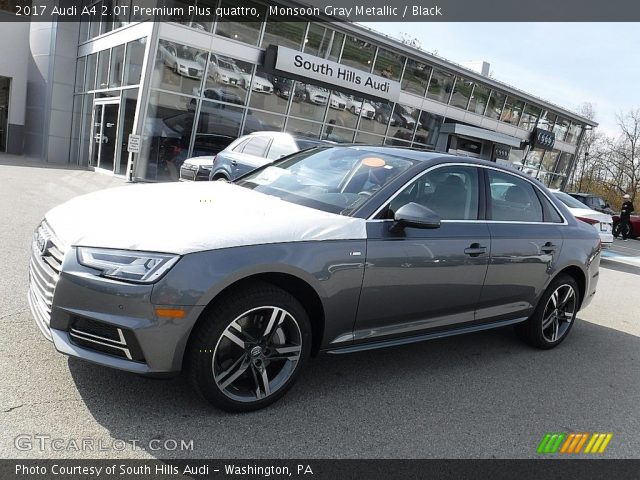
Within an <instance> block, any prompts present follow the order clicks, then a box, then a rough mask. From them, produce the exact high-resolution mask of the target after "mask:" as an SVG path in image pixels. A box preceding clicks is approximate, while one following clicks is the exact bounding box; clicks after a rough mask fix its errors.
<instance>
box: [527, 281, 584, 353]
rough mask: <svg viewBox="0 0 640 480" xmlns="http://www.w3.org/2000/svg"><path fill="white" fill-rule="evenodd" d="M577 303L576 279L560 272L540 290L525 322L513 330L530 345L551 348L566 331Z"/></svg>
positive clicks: (563, 337) (576, 311) (569, 327)
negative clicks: (541, 291) (536, 303)
mask: <svg viewBox="0 0 640 480" xmlns="http://www.w3.org/2000/svg"><path fill="white" fill-rule="evenodd" d="M569 290H571V293H570V292H569ZM554 294H555V295H554ZM565 295H566V297H565ZM558 305H559V306H560V307H559V308H558V307H557V306H558ZM579 305H580V289H579V288H578V283H577V282H576V281H575V279H574V278H573V277H571V276H570V275H566V274H564V273H562V274H560V275H558V276H557V277H556V278H555V279H554V280H553V281H552V282H551V284H550V285H549V286H548V287H547V289H546V290H545V292H544V293H543V294H542V297H541V298H540V301H539V302H538V305H537V306H536V309H535V310H534V312H533V314H532V315H531V317H529V319H528V320H527V321H526V322H524V323H521V324H519V325H516V327H515V329H516V332H517V333H518V335H519V336H520V338H522V339H523V340H524V341H525V342H526V343H528V344H529V345H531V346H533V347H536V348H540V349H543V350H548V349H550V348H553V347H555V346H557V345H559V344H560V343H562V342H563V341H564V339H565V338H567V336H568V335H569V332H570V331H571V328H572V327H573V324H574V323H575V319H576V314H577V313H578V307H579ZM556 325H557V327H556Z"/></svg>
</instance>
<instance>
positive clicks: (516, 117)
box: [500, 97, 524, 125]
mask: <svg viewBox="0 0 640 480" xmlns="http://www.w3.org/2000/svg"><path fill="white" fill-rule="evenodd" d="M523 108H524V102H522V101H520V100H518V99H516V98H514V97H508V98H507V103H505V105H504V110H502V115H501V117H500V120H501V121H502V122H505V123H510V124H511V125H518V123H520V116H521V115H522V109H523Z"/></svg>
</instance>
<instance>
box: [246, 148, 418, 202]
mask: <svg viewBox="0 0 640 480" xmlns="http://www.w3.org/2000/svg"><path fill="white" fill-rule="evenodd" d="M414 164H415V161H413V160H408V159H405V158H401V157H398V156H395V155H390V154H388V153H386V152H385V153H380V152H370V151H367V150H365V149H362V150H361V149H356V148H345V147H334V148H313V149H311V150H307V151H304V152H300V153H298V154H294V155H292V156H290V157H287V158H285V159H283V160H281V161H279V162H276V163H275V164H271V165H269V166H266V167H263V168H261V169H259V170H256V171H254V172H253V173H250V174H249V175H247V176H245V177H243V178H242V179H241V180H239V181H238V182H237V183H238V185H240V186H242V187H245V188H250V189H253V190H256V191H258V192H262V193H265V194H267V195H274V196H276V197H279V198H281V199H282V200H286V201H288V202H292V203H297V204H299V205H305V206H308V207H312V208H316V209H318V210H323V211H325V212H331V213H342V214H346V213H348V212H351V211H353V210H355V209H356V208H357V207H359V206H360V205H362V204H363V203H364V202H366V201H367V200H368V199H369V198H371V196H372V195H373V194H374V193H375V192H376V191H377V190H379V189H380V188H382V187H383V186H384V185H386V184H387V183H388V182H389V181H391V180H392V179H393V178H395V177H397V176H398V175H399V174H400V173H402V172H404V171H405V170H407V169H408V168H409V167H411V166H412V165H414Z"/></svg>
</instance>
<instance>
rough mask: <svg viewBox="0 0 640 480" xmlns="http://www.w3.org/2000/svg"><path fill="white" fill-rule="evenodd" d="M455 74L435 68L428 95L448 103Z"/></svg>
mask: <svg viewBox="0 0 640 480" xmlns="http://www.w3.org/2000/svg"><path fill="white" fill-rule="evenodd" d="M453 79H454V77H453V75H452V74H450V73H447V72H443V71H441V70H434V71H433V73H432V74H431V81H430V82H429V88H427V97H429V98H431V99H433V100H436V101H438V102H442V103H447V102H448V101H449V96H450V95H451V89H452V88H453Z"/></svg>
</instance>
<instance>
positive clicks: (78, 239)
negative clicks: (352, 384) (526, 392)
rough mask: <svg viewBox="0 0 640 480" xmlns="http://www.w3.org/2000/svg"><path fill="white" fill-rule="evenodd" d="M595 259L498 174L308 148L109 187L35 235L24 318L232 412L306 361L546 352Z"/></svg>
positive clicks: (561, 211) (255, 402)
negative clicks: (477, 337)
mask: <svg viewBox="0 0 640 480" xmlns="http://www.w3.org/2000/svg"><path fill="white" fill-rule="evenodd" d="M150 205H153V206H154V207H153V208H150V207H149V206H150ZM599 263H600V240H599V237H598V234H597V232H596V231H595V230H594V229H593V228H591V227H590V226H589V225H587V224H585V223H583V222H580V221H578V220H576V219H575V218H574V217H573V216H572V215H571V213H570V212H569V211H568V210H567V208H566V207H565V206H564V205H563V204H562V203H561V202H559V201H558V200H556V199H555V198H554V197H553V195H551V194H550V193H549V192H548V191H547V189H546V188H545V187H544V186H543V185H542V184H540V183H539V182H537V181H536V180H534V179H532V178H530V177H528V176H526V175H524V174H521V173H519V172H517V171H515V170H512V169H510V168H508V167H502V166H499V165H496V164H495V163H490V162H485V161H481V160H475V159H470V158H463V157H453V156H449V155H443V154H438V153H426V152H418V151H413V150H408V149H400V148H388V147H370V146H350V147H316V148H312V149H310V150H305V151H303V152H298V153H295V154H293V155H291V156H288V157H286V158H283V159H281V160H278V161H276V162H275V163H273V164H270V165H267V166H264V167H262V168H260V169H258V170H255V171H253V172H251V173H249V174H247V175H245V176H243V177H241V178H239V179H238V180H237V181H236V182H235V183H226V182H201V183H167V184H151V185H133V186H125V187H121V188H117V189H110V190H103V191H99V192H96V193H92V194H89V195H85V196H82V197H78V198H75V199H73V200H71V201H69V202H67V203H65V204H63V205H60V206H58V207H56V208H54V209H53V210H51V211H49V212H48V213H47V214H46V216H45V218H44V220H43V221H42V223H41V224H40V226H38V228H37V230H36V232H35V234H34V238H33V244H32V256H31V264H30V290H29V302H30V306H31V310H32V313H33V316H34V318H35V320H36V323H37V325H38V326H39V327H40V330H41V331H42V333H43V334H44V336H45V337H46V338H48V339H49V340H51V341H52V342H53V344H54V345H55V348H56V349H57V350H58V351H59V352H61V353H64V354H66V355H70V356H74V357H79V358H82V359H85V360H88V361H90V362H94V363H97V364H100V365H105V366H109V367H113V368H118V369H121V370H126V371H129V372H136V373H140V374H146V375H167V374H175V373H178V372H180V371H181V370H186V371H187V372H188V375H189V377H190V380H191V382H192V384H193V386H194V387H195V389H196V390H197V391H198V392H200V393H201V394H202V395H203V396H204V397H205V398H206V399H207V400H209V401H210V402H211V403H213V404H214V405H216V406H218V407H220V408H222V409H225V410H228V411H248V410H254V409H258V408H262V407H265V406H267V405H269V404H271V403H272V402H274V401H276V400H277V399H278V398H280V397H281V396H282V395H284V394H285V392H286V391H287V390H288V389H289V388H290V387H291V386H292V384H293V383H294V381H295V380H296V378H297V377H298V376H299V374H300V371H301V370H302V369H303V368H304V366H305V364H306V363H307V361H308V360H309V358H310V357H311V356H312V355H315V354H317V353H318V352H329V353H336V354H338V353H348V352H356V351H362V350H369V349H376V348H381V347H389V346H394V345H400V344H406V343H412V342H418V341H422V340H428V339H432V338H441V337H445V336H449V335H458V334H462V333H468V332H475V331H479V330H485V329H490V328H497V327H504V326H506V325H514V326H515V328H516V330H517V332H518V334H519V335H520V336H521V337H522V338H523V339H524V340H525V341H526V342H528V343H529V344H531V345H533V346H535V347H538V348H542V349H548V348H552V347H555V346H556V345H558V344H559V343H561V342H562V341H563V340H564V339H565V338H566V337H567V335H568V334H569V332H570V330H571V328H572V326H573V324H574V323H575V320H576V313H577V312H578V311H579V310H580V309H581V308H583V307H585V306H586V305H587V304H588V303H589V302H590V301H591V299H592V298H593V295H594V294H595V291H596V284H597V281H598V268H599Z"/></svg>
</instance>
